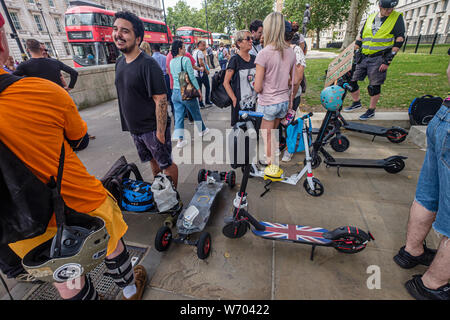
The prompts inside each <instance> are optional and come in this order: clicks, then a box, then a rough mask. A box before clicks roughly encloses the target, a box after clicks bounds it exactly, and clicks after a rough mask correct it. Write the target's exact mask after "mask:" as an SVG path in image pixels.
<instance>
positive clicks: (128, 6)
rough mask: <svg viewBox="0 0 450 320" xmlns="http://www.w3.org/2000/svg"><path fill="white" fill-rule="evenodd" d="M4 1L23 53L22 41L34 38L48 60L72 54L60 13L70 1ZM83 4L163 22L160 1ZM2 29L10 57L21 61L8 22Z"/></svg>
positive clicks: (110, 0) (99, 0)
mask: <svg viewBox="0 0 450 320" xmlns="http://www.w3.org/2000/svg"><path fill="white" fill-rule="evenodd" d="M4 1H5V4H6V7H7V9H8V11H9V14H10V17H11V20H12V23H13V24H14V27H15V29H16V32H17V35H18V37H19V39H20V42H21V43H22V47H23V49H24V50H26V48H25V41H26V40H27V39H30V38H34V39H36V40H38V41H40V42H43V43H45V44H46V46H47V48H48V49H49V52H50V54H51V55H52V57H57V58H59V59H70V57H71V55H72V52H71V47H70V45H69V43H68V41H67V36H66V32H65V29H64V27H65V25H64V13H65V12H66V10H67V8H68V7H69V6H71V5H72V4H71V3H72V1H70V0H4ZM87 2H91V3H94V4H97V5H101V6H104V7H105V9H107V10H113V11H119V10H129V11H131V12H134V13H135V14H137V15H138V16H140V17H145V18H149V19H154V20H159V21H162V20H164V18H163V10H162V6H161V2H160V0H89V1H86V3H87ZM76 3H80V2H79V1H78V2H76ZM0 11H1V13H2V15H3V16H6V15H5V12H4V11H3V8H2V7H1V6H0ZM5 20H6V19H5ZM5 28H6V33H7V36H8V43H9V48H10V51H11V53H10V54H11V56H13V58H14V59H17V60H18V61H22V58H21V52H20V49H19V46H18V44H17V41H16V40H15V39H14V38H13V37H12V34H11V33H12V29H11V27H10V26H9V23H8V22H7V23H6V24H5ZM47 28H48V29H47ZM47 30H48V31H47Z"/></svg>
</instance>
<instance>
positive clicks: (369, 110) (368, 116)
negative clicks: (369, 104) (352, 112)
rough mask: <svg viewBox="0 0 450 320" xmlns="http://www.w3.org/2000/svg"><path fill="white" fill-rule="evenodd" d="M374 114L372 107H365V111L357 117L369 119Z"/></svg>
mask: <svg viewBox="0 0 450 320" xmlns="http://www.w3.org/2000/svg"><path fill="white" fill-rule="evenodd" d="M374 116H375V110H374V109H367V111H366V113H364V114H363V115H362V116H360V117H359V120H369V119H370V118H373V117H374Z"/></svg>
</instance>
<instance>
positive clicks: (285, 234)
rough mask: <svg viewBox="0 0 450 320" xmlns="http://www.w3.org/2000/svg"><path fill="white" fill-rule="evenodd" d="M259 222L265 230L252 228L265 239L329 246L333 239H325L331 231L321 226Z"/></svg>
mask: <svg viewBox="0 0 450 320" xmlns="http://www.w3.org/2000/svg"><path fill="white" fill-rule="evenodd" d="M259 223H260V224H262V225H263V226H264V227H265V228H266V229H265V230H264V231H258V230H256V229H254V228H252V231H253V233H254V234H255V235H257V236H259V237H262V238H265V239H269V240H279V241H289V242H298V243H306V244H311V245H322V246H327V245H330V244H331V243H332V240H329V239H325V238H324V237H323V234H324V233H326V232H329V231H328V230H327V229H323V228H320V227H319V228H315V227H309V226H300V225H295V224H284V223H273V222H264V221H260V222H259Z"/></svg>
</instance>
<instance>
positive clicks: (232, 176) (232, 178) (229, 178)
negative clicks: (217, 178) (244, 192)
mask: <svg viewBox="0 0 450 320" xmlns="http://www.w3.org/2000/svg"><path fill="white" fill-rule="evenodd" d="M225 177H226V178H225V182H226V183H227V184H228V186H229V187H230V188H233V187H234V186H235V185H236V172H234V171H233V170H231V171H229V172H227V174H226V176H225Z"/></svg>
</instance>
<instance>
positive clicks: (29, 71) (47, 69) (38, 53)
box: [13, 39, 78, 91]
mask: <svg viewBox="0 0 450 320" xmlns="http://www.w3.org/2000/svg"><path fill="white" fill-rule="evenodd" d="M26 46H27V49H28V51H29V52H30V55H31V59H29V60H27V61H24V62H22V63H21V64H19V66H18V67H17V69H16V71H14V73H13V74H14V75H16V76H26V77H38V78H44V79H47V80H50V81H53V82H54V83H56V84H58V85H60V86H61V87H63V88H64V89H66V90H67V91H69V90H70V89H73V88H74V87H75V83H76V82H77V78H78V72H77V71H76V70H75V69H73V68H71V67H69V66H67V65H65V64H64V63H62V62H61V61H58V60H55V59H50V58H45V57H44V50H45V47H42V46H41V43H40V42H39V41H37V40H35V39H28V40H27V42H26ZM61 71H64V72H67V73H68V74H70V83H69V85H68V86H67V87H64V85H63V83H62V81H61Z"/></svg>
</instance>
